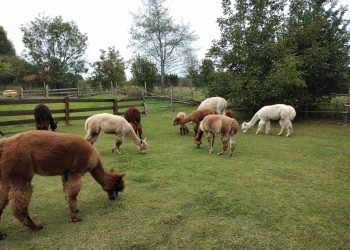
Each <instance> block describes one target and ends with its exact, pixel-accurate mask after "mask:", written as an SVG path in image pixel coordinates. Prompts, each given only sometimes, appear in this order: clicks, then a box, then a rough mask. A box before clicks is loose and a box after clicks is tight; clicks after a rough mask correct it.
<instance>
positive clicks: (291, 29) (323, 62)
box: [286, 0, 350, 97]
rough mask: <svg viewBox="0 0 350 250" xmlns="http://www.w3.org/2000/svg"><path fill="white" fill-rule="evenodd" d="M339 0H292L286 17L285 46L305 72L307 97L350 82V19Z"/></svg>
mask: <svg viewBox="0 0 350 250" xmlns="http://www.w3.org/2000/svg"><path fill="white" fill-rule="evenodd" d="M346 12H347V7H344V6H338V0H321V1H320V0H293V1H291V2H290V8H289V17H288V19H287V28H288V32H287V34H286V38H287V39H286V41H287V46H288V47H290V48H293V52H294V54H295V55H297V56H298V57H299V58H300V59H301V61H302V64H301V65H300V67H299V68H300V70H301V71H303V72H305V74H304V75H303V78H304V80H305V83H306V87H305V88H304V94H305V95H306V97H321V96H323V95H329V94H330V93H332V92H333V93H337V92H343V91H344V92H346V91H347V89H348V87H349V86H350V79H349V65H350V46H349V43H350V32H349V30H348V26H349V23H350V20H346V19H344V15H345V13H346Z"/></svg>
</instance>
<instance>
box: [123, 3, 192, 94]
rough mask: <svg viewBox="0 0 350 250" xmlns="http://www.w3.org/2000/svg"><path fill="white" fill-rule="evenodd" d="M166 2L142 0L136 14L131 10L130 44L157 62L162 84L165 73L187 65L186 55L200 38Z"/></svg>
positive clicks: (139, 52) (150, 59)
mask: <svg viewBox="0 0 350 250" xmlns="http://www.w3.org/2000/svg"><path fill="white" fill-rule="evenodd" d="M164 2H165V0H142V5H143V9H142V8H140V9H139V12H138V13H137V14H135V13H131V15H132V18H133V25H132V27H131V29H130V30H129V33H130V45H129V47H132V48H133V49H134V50H135V51H134V53H135V54H141V56H143V57H146V58H147V59H148V60H149V61H151V62H154V63H155V64H156V65H157V67H158V69H159V71H160V75H161V84H162V87H163V88H164V76H165V74H166V73H167V74H170V73H172V72H176V71H177V70H179V69H180V68H181V67H184V66H186V63H185V62H184V59H185V58H186V56H185V55H189V54H191V53H193V52H194V51H195V48H193V47H192V46H191V45H192V42H194V41H196V40H197V39H198V37H197V35H196V34H195V33H194V31H190V25H189V24H186V25H185V24H184V23H183V22H181V23H180V24H175V23H174V22H173V19H172V18H171V17H170V15H169V10H168V8H165V7H164V5H163V4H164Z"/></svg>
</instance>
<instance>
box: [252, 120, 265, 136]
mask: <svg viewBox="0 0 350 250" xmlns="http://www.w3.org/2000/svg"><path fill="white" fill-rule="evenodd" d="M265 123H266V122H265V121H264V120H260V122H259V124H258V130H257V131H256V133H255V134H259V133H260V131H261V130H262V129H263V127H264V126H265Z"/></svg>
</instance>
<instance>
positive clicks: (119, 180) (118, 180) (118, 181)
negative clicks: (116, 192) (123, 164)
mask: <svg viewBox="0 0 350 250" xmlns="http://www.w3.org/2000/svg"><path fill="white" fill-rule="evenodd" d="M124 178H125V174H122V175H121V176H118V178H117V183H121V182H122V181H123V180H124Z"/></svg>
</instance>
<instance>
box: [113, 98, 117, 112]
mask: <svg viewBox="0 0 350 250" xmlns="http://www.w3.org/2000/svg"><path fill="white" fill-rule="evenodd" d="M113 115H118V100H117V99H113Z"/></svg>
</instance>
